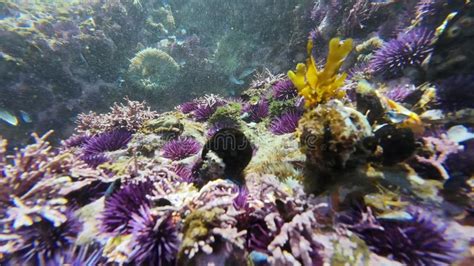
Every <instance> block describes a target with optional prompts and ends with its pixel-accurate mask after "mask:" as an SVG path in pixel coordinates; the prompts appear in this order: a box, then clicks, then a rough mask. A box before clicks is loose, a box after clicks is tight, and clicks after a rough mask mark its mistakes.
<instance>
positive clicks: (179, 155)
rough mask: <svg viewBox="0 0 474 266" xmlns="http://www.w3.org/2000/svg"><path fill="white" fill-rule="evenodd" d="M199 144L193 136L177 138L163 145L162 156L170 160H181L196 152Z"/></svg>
mask: <svg viewBox="0 0 474 266" xmlns="http://www.w3.org/2000/svg"><path fill="white" fill-rule="evenodd" d="M200 149H201V144H199V142H198V141H197V140H195V139H193V138H187V137H183V138H181V137H180V138H178V139H174V140H171V141H169V142H167V143H166V144H165V145H164V146H163V157H165V158H168V159H171V160H182V159H184V158H187V157H190V156H192V155H194V154H197V153H198V152H199V150H200Z"/></svg>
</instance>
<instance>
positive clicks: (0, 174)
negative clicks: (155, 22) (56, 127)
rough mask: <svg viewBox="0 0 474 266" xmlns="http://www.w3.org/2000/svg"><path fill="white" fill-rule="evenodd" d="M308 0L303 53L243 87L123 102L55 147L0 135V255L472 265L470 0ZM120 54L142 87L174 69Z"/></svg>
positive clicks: (473, 12)
mask: <svg viewBox="0 0 474 266" xmlns="http://www.w3.org/2000/svg"><path fill="white" fill-rule="evenodd" d="M191 2H192V1H191ZM346 2H350V6H348V3H346ZM137 3H140V1H138V2H137ZM137 3H135V5H138V4H137ZM140 4H141V3H140ZM163 5H165V6H168V8H169V5H167V4H164V3H163ZM10 9H11V10H16V9H15V8H13V7H10ZM306 11H307V15H308V16H309V18H308V19H310V20H311V21H313V23H314V25H315V27H314V30H312V31H311V32H310V35H309V38H308V40H307V44H306V43H305V44H301V45H302V46H304V45H306V54H304V56H296V57H297V58H299V59H298V60H296V61H295V62H294V63H288V64H290V65H291V70H290V71H288V73H281V74H277V73H278V72H274V71H273V72H272V71H271V70H268V69H266V70H265V69H263V68H262V69H255V70H252V73H249V74H248V75H250V77H251V81H250V82H248V84H247V83H245V85H244V86H245V87H246V88H245V89H242V91H241V92H240V93H239V94H240V95H239V96H229V93H228V91H227V93H226V92H223V93H222V95H218V94H217V93H214V94H211V93H207V94H206V93H203V94H202V95H201V96H199V97H196V98H195V99H192V100H190V101H186V102H183V103H181V104H179V105H177V106H176V107H175V108H174V109H172V110H171V111H160V112H158V111H154V108H152V107H150V105H149V103H147V102H146V101H136V100H135V98H136V97H135V96H136V95H133V96H134V97H125V98H123V100H121V101H119V102H117V103H115V104H113V105H112V106H111V107H110V110H109V111H108V112H101V113H98V112H92V111H91V112H84V113H82V114H79V115H78V116H77V121H76V123H75V125H76V126H75V128H74V130H73V132H74V133H73V134H72V135H71V136H70V137H69V138H66V139H64V140H62V141H61V143H60V144H57V145H55V144H52V143H50V141H49V139H50V138H51V137H52V136H53V135H54V134H55V132H54V131H53V130H51V131H48V132H46V133H44V134H36V133H33V134H32V137H33V142H31V143H30V144H28V145H24V146H23V147H18V148H14V147H12V146H11V145H9V144H8V141H7V140H6V138H4V137H1V136H0V205H1V206H0V207H1V208H0V224H1V227H0V230H1V233H0V263H1V265H278V266H279V265H473V264H474V228H473V226H474V217H473V215H474V212H473V211H474V202H473V199H474V190H473V189H474V161H473V159H472V158H473V156H474V133H473V124H474V108H473V107H474V82H473V81H474V64H473V62H474V56H473V53H472V49H471V48H472V47H474V46H473V45H474V35H473V30H472V29H473V28H474V6H473V5H472V4H471V3H470V2H469V1H466V2H465V1H436V0H431V1H430V0H421V1H408V0H407V1H401V0H400V1H363V0H357V1H315V2H311V5H310V8H308V10H306ZM336 11H337V12H336ZM397 12H398V13H397ZM165 14H166V12H165ZM343 15H344V16H343ZM341 16H342V18H341ZM382 18H386V19H385V20H384V19H382ZM374 20H375V21H378V24H376V23H375V22H373V21H374ZM387 21H389V22H391V23H386V22H387ZM10 22H11V21H10ZM369 22H370V23H369ZM374 23H375V24H374ZM365 25H370V26H367V27H368V29H367V27H366V26H365ZM375 25H377V26H375ZM3 30H5V29H3ZM369 32H370V34H369ZM337 36H346V37H347V38H338V37H337ZM63 37H64V36H63ZM348 37H353V38H348ZM11 38H13V37H11ZM303 48H304V47H303ZM303 48H302V47H300V48H299V49H301V50H304V49H303ZM7 52H8V51H4V52H2V53H3V54H2V56H3V58H7V55H8V54H7ZM9 52H10V53H11V54H13V53H14V51H13V50H11V51H9ZM148 57H153V58H155V59H156V58H157V57H158V58H160V59H159V60H158V61H159V62H161V63H162V64H165V62H166V64H167V66H166V71H162V70H159V69H157V67H156V66H155V65H153V64H150V62H155V63H156V62H157V61H156V60H151V61H147V58H148ZM8 58H9V60H10V62H11V60H19V57H17V58H14V57H13V56H11V55H10V57H8ZM298 61H301V62H298ZM130 62H131V66H130V68H129V69H128V72H129V73H132V74H133V75H136V76H147V78H146V79H147V80H148V81H147V82H151V83H146V84H148V85H150V84H152V83H153V84H154V85H153V86H158V85H160V86H164V87H167V86H172V85H173V84H176V83H174V82H176V79H178V80H179V77H180V73H181V72H177V73H174V72H173V73H171V72H170V71H178V69H180V68H181V67H182V65H180V63H179V62H177V61H175V60H174V59H173V58H172V56H170V55H169V54H168V53H166V52H164V51H163V50H160V49H158V48H144V49H142V50H141V51H140V52H138V53H137V55H136V56H135V57H134V58H133V59H131V61H130ZM18 63H19V64H21V62H18ZM173 69H174V70H173ZM150 71H151V72H153V71H154V73H155V75H154V76H153V75H152V76H153V77H154V78H156V79H154V80H150V78H151V79H153V77H152V76H150V73H151V72H150ZM216 71H217V70H216ZM280 72H281V71H280ZM132 74H131V75H132ZM167 74H170V76H167ZM171 74H172V75H174V76H173V77H172V78H171ZM133 75H132V76H133ZM157 76H159V77H160V78H158V77H157ZM163 76H166V77H169V79H166V78H163ZM245 77H246V76H245V75H243V76H241V78H242V79H245ZM10 78H11V81H12V82H13V81H14V80H15V78H13V76H11V77H10ZM234 78H235V77H234ZM137 80H138V81H137V82H139V83H140V82H142V83H140V84H141V85H143V82H145V80H144V79H143V77H142V79H140V78H137ZM232 82H234V83H235V82H237V83H240V82H244V81H241V80H232ZM157 84H158V85H157ZM109 85H110V84H109ZM234 85H235V84H234ZM240 85H242V84H240ZM164 87H160V89H161V90H164ZM148 89H150V88H148ZM153 89H157V88H156V87H155V88H153ZM167 89H169V88H168V87H167ZM189 90H192V88H191V87H190V88H189ZM177 91H179V90H177ZM194 92H195V91H194ZM9 93H13V94H12V95H14V93H15V91H14V90H13V92H9ZM122 96H123V95H122ZM55 100H58V99H55ZM150 100H151V102H153V100H152V99H150ZM173 100H176V99H173ZM2 101H5V99H3V100H2ZM5 106H8V105H5ZM5 106H2V108H6V107H5ZM11 106H12V107H11V108H12V109H9V110H10V111H8V114H9V115H10V116H7V115H5V114H7V111H6V109H5V110H3V114H4V116H3V118H2V119H4V120H5V121H6V122H8V121H7V120H8V119H10V122H12V121H13V122H14V121H17V122H18V120H15V119H19V118H15V119H13V118H12V117H13V116H14V115H15V114H18V113H15V112H14V111H11V110H13V105H11ZM82 108H84V106H83V107H82ZM12 124H14V123H10V126H13V125H12ZM0 135H3V134H0Z"/></svg>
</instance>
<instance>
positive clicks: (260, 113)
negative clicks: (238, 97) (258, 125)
mask: <svg viewBox="0 0 474 266" xmlns="http://www.w3.org/2000/svg"><path fill="white" fill-rule="evenodd" d="M269 112H270V107H269V104H268V101H267V100H265V99H260V100H259V101H258V102H257V103H255V104H252V103H250V102H248V103H246V104H244V106H243V107H242V113H243V114H245V115H246V118H245V119H246V120H248V121H251V122H261V121H262V120H263V119H264V118H265V117H267V116H268V114H269Z"/></svg>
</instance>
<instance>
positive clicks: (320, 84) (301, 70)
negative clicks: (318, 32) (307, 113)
mask: <svg viewBox="0 0 474 266" xmlns="http://www.w3.org/2000/svg"><path fill="white" fill-rule="evenodd" d="M352 46H353V45H352V39H347V40H344V41H341V40H340V39H339V38H333V39H331V41H330V42H329V53H328V57H327V60H326V65H325V67H324V69H323V70H321V71H319V70H318V68H317V66H316V62H315V59H314V57H313V55H312V51H313V41H312V40H309V41H308V46H307V52H308V56H309V58H308V59H307V60H306V65H305V64H303V63H299V64H298V65H297V66H296V72H293V71H291V70H290V71H288V77H289V78H290V80H291V81H292V82H293V84H294V85H295V87H296V89H297V90H298V93H299V95H301V96H303V97H304V99H305V105H306V107H307V108H310V107H314V106H315V105H316V104H318V103H325V102H327V101H329V100H331V99H340V98H342V97H343V96H344V95H345V92H344V91H342V90H340V88H341V87H342V86H343V85H344V80H345V79H346V77H347V74H346V73H343V74H340V75H338V72H339V68H340V67H341V65H342V63H343V62H344V59H345V58H346V57H347V55H348V54H349V53H350V52H351V50H352Z"/></svg>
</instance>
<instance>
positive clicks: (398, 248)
mask: <svg viewBox="0 0 474 266" xmlns="http://www.w3.org/2000/svg"><path fill="white" fill-rule="evenodd" d="M408 214H409V216H411V218H409V219H402V218H400V219H396V218H393V219H382V218H375V217H373V216H372V214H371V213H363V212H361V211H360V210H357V211H353V212H351V214H349V215H346V216H344V217H342V219H341V220H342V222H344V223H348V224H349V228H350V230H352V231H353V232H354V233H356V234H357V235H358V236H359V237H360V238H362V239H363V240H364V241H365V243H366V244H367V245H368V246H369V248H370V249H371V250H372V251H373V252H375V253H377V254H379V255H381V256H386V257H389V258H392V259H394V260H397V261H399V262H402V263H406V264H407V265H445V264H446V265H447V264H449V263H452V262H454V261H455V260H456V258H457V254H458V251H457V250H456V248H455V246H454V240H453V239H450V238H448V236H447V233H446V229H447V226H446V225H445V224H443V223H441V222H440V221H437V220H434V219H433V217H432V216H430V215H428V214H427V213H424V212H422V211H421V210H419V209H415V208H409V210H408ZM364 217H365V218H364Z"/></svg>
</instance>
